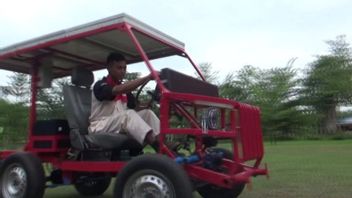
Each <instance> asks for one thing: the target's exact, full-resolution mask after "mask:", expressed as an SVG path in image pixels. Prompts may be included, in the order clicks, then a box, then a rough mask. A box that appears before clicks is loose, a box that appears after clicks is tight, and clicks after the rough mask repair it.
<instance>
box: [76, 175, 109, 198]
mask: <svg viewBox="0 0 352 198" xmlns="http://www.w3.org/2000/svg"><path fill="white" fill-rule="evenodd" d="M110 182H111V176H110V175H108V174H105V173H79V175H78V176H77V178H76V180H75V183H74V186H75V188H76V190H77V191H78V192H79V193H80V194H81V195H83V196H99V195H102V194H103V193H104V192H105V191H106V190H107V189H108V188H109V186H110Z"/></svg>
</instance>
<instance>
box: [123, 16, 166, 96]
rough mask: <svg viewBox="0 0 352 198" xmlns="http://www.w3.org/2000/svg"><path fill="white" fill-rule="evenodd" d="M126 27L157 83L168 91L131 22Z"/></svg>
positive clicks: (163, 89) (163, 90)
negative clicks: (135, 33) (134, 31)
mask: <svg viewBox="0 0 352 198" xmlns="http://www.w3.org/2000/svg"><path fill="white" fill-rule="evenodd" d="M124 27H125V28H124V29H125V31H127V33H128V35H129V36H130V38H131V39H132V41H133V43H134V45H135V47H136V48H137V50H138V52H139V54H140V55H141V57H142V59H143V60H144V62H145V64H146V65H147V67H148V69H149V71H150V73H151V74H152V75H153V78H154V80H155V81H156V82H157V84H158V85H159V87H160V89H161V90H162V92H165V91H167V90H166V88H165V86H164V85H163V83H161V80H160V78H159V74H158V73H157V72H156V71H155V70H154V68H153V66H152V64H151V63H150V61H149V58H148V56H147V54H146V53H145V52H144V50H143V47H142V45H141V44H140V43H139V41H138V39H137V38H136V36H135V35H134V34H133V31H132V27H131V26H130V25H129V24H127V23H125V26H124Z"/></svg>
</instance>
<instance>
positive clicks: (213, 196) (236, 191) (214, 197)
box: [197, 148, 245, 198]
mask: <svg viewBox="0 0 352 198" xmlns="http://www.w3.org/2000/svg"><path fill="white" fill-rule="evenodd" d="M213 150H214V151H218V152H219V151H220V152H223V153H224V158H226V159H232V158H233V154H232V152H231V151H229V150H227V149H223V148H213ZM244 187H245V184H239V185H236V186H235V187H233V188H232V189H227V188H220V187H218V186H215V185H212V184H207V185H204V186H202V187H200V188H198V189H197V191H198V193H199V194H200V195H201V196H202V197H203V198H218V197H219V196H221V198H234V197H238V196H239V195H240V194H241V193H242V191H243V189H244Z"/></svg>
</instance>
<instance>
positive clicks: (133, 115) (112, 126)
mask: <svg viewBox="0 0 352 198" xmlns="http://www.w3.org/2000/svg"><path fill="white" fill-rule="evenodd" d="M151 130H152V132H153V135H154V137H155V136H156V135H158V134H159V133H160V120H159V118H158V117H157V116H156V115H155V114H154V112H153V111H151V110H149V109H144V110H141V111H138V112H136V111H135V110H125V109H120V108H117V109H115V111H114V113H113V115H111V116H108V117H103V118H101V119H99V120H97V121H94V122H92V123H91V124H90V126H89V132H90V133H120V132H124V133H127V134H129V135H130V136H132V137H133V138H134V139H136V140H137V141H138V142H139V143H140V144H142V145H143V144H144V139H145V136H146V135H147V133H148V132H150V131H151Z"/></svg>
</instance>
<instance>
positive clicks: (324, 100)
mask: <svg viewBox="0 0 352 198" xmlns="http://www.w3.org/2000/svg"><path fill="white" fill-rule="evenodd" d="M327 44H328V45H329V49H330V54H328V55H321V56H318V57H317V59H316V60H315V61H314V62H312V63H311V64H310V68H309V69H308V72H307V77H306V79H305V82H304V87H305V88H304V89H303V94H304V96H305V97H304V101H305V103H306V105H307V106H308V107H310V108H311V109H312V110H314V112H315V113H316V114H317V116H318V117H319V123H318V124H319V126H320V127H319V131H320V133H335V132H336V129H337V128H336V107H337V106H339V105H348V104H351V100H352V62H351V60H352V59H351V58H352V54H351V48H350V47H349V44H348V43H347V42H346V40H345V36H338V37H337V38H336V40H330V41H327Z"/></svg>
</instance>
